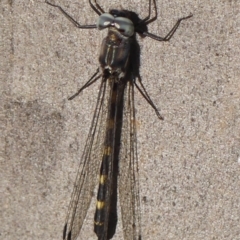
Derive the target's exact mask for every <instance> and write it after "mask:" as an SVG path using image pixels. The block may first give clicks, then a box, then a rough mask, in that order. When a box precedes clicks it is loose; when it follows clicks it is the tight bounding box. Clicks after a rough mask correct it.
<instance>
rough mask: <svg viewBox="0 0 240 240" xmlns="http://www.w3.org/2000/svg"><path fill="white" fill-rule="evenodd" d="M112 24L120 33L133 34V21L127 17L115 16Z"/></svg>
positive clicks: (129, 35) (128, 35) (127, 35)
mask: <svg viewBox="0 0 240 240" xmlns="http://www.w3.org/2000/svg"><path fill="white" fill-rule="evenodd" d="M114 26H115V28H116V29H117V30H118V31H119V32H120V33H121V34H122V35H124V36H126V37H131V36H132V35H133V34H134V25H133V22H132V21H131V20H130V19H128V18H124V17H117V18H115V22H114Z"/></svg>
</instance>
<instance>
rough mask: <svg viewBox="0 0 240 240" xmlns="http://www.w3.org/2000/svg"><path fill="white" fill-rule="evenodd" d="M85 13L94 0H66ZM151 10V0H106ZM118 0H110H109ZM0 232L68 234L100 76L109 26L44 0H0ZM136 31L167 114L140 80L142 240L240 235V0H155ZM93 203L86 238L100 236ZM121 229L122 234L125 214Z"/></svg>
mask: <svg viewBox="0 0 240 240" xmlns="http://www.w3.org/2000/svg"><path fill="white" fill-rule="evenodd" d="M59 2H61V4H62V6H63V7H64V8H65V9H66V10H67V11H68V12H69V13H71V14H72V15H73V16H74V17H75V18H76V19H77V20H78V21H79V22H81V23H94V22H95V21H96V14H95V13H94V12H93V11H91V9H90V7H89V5H88V3H87V1H86V0H84V1H83V0H81V1H76V0H71V1H70V0H68V1H58V3H59ZM100 2H104V4H101V5H103V7H104V8H105V9H108V6H110V7H123V8H126V9H129V10H133V11H136V12H137V13H140V15H141V16H142V17H144V16H146V14H147V11H146V9H147V1H127V0H125V1H121V5H120V4H118V3H117V1H100ZM110 2H112V3H110ZM0 8H1V15H0V16H1V20H0V32H1V33H0V38H1V41H0V48H1V50H0V51H1V55H0V78H1V108H0V109H1V110H0V111H1V160H0V161H1V163H0V164H1V166H0V174H1V181H0V193H1V198H0V206H1V207H0V208H1V212H0V220H1V229H0V232H1V233H0V239H4V240H13V239H14V240H15V239H21V240H24V239H29V240H32V239H34V240H38V239H39V240H40V239H41V240H42V239H44V240H48V239H58V240H59V239H61V238H62V228H63V223H64V218H65V215H66V211H67V206H68V204H69V201H70V194H71V191H72V188H73V184H74V178H75V176H76V171H77V167H78V165H79V162H80V156H81V152H82V150H83V147H84V141H85V140H86V137H87V133H88V129H89V126H90V122H91V118H92V113H93V109H94V103H95V99H96V96H97V91H98V86H99V85H98V84H97V83H96V84H95V85H94V86H92V87H90V88H89V89H87V90H86V91H84V92H83V93H82V94H81V96H79V97H78V98H76V99H74V100H73V101H71V102H69V101H67V97H69V96H70V95H71V94H73V93H74V92H75V91H76V89H78V88H79V87H80V86H81V85H82V84H83V83H85V82H86V81H87V79H89V77H90V76H91V75H92V74H93V73H94V71H95V69H96V68H97V66H98V60H97V57H98V51H99V46H100V43H101V39H102V38H103V37H104V35H105V32H100V33H99V32H98V31H97V30H80V29H77V28H75V27H74V26H73V25H72V24H71V23H70V22H69V21H68V20H67V19H66V18H65V17H64V16H63V15H62V14H61V13H59V11H57V9H54V8H51V7H50V6H48V5H47V4H45V3H44V1H43V0H39V1H35V0H31V1H28V0H25V1H20V0H19V1H11V0H8V1H7V0H2V1H1V7H0ZM158 12H159V14H158V20H157V21H156V22H154V23H152V24H151V26H150V27H149V31H150V32H152V33H156V34H159V35H161V36H164V34H165V33H167V32H168V31H169V30H170V28H171V27H172V26H173V25H174V23H175V22H176V20H177V19H178V18H179V17H182V16H187V15H188V14H189V13H193V14H194V17H193V18H191V19H188V20H187V21H185V22H183V23H182V25H181V26H180V27H179V29H178V30H177V32H176V34H175V35H174V37H173V38H172V39H171V41H170V42H168V43H161V42H157V41H154V40H152V39H148V38H144V39H139V44H140V46H141V69H140V70H141V76H142V79H143V83H144V84H145V86H146V88H147V90H148V93H149V95H150V96H151V97H152V99H153V101H154V103H155V104H156V105H157V106H158V107H159V108H160V109H161V113H162V115H163V116H164V121H159V120H158V119H157V117H156V115H155V113H154V111H153V110H152V109H151V107H150V106H149V105H148V104H147V103H146V101H145V100H144V99H143V98H142V97H141V95H140V94H139V93H138V92H137V91H136V104H135V105H136V109H137V122H138V125H137V126H138V153H139V173H140V186H141V200H142V204H141V209H142V239H143V240H148V239H149V240H159V239H163V240H169V239H173V240H176V239H184V240H187V239H189V240H193V239H194V240H195V239H196V240H203V239H206V240H208V239H209V240H210V239H212V240H213V239H214V240H217V239H219V240H222V239H230V240H233V239H234V240H237V239H240V227H239V226H240V219H239V218H240V160H239V159H240V104H239V98H240V70H239V69H240V66H239V65H240V64H239V63H240V57H239V56H240V44H239V39H240V32H239V29H240V2H239V1H237V0H232V1H230V0H228V1H227V0H218V1H207V0H202V1H199V0H196V1H190V0H178V1H172V0H170V1H160V0H159V1H158ZM94 204H95V203H94V202H93V208H92V209H90V211H89V215H88V216H87V219H86V224H85V226H84V228H83V232H82V235H81V237H80V238H79V239H96V237H95V236H94V234H93V232H92V225H93V223H92V221H93V211H94ZM114 239H123V237H122V230H121V224H119V225H118V229H117V234H116V235H115V237H114Z"/></svg>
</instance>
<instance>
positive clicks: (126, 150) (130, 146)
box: [118, 82, 141, 240]
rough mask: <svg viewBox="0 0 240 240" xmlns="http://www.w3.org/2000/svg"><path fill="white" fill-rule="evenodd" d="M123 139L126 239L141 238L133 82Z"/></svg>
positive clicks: (121, 177)
mask: <svg viewBox="0 0 240 240" xmlns="http://www.w3.org/2000/svg"><path fill="white" fill-rule="evenodd" d="M124 98H125V99H124V111H123V123H122V139H121V150H120V162H119V182H118V184H119V198H120V205H121V215H122V225H123V233H124V240H138V239H140V238H141V217H140V200H139V182H138V179H139V177H138V161H137V160H138V159H137V138H136V121H135V109H134V88H133V83H132V82H128V84H127V88H126V89H125V96H124Z"/></svg>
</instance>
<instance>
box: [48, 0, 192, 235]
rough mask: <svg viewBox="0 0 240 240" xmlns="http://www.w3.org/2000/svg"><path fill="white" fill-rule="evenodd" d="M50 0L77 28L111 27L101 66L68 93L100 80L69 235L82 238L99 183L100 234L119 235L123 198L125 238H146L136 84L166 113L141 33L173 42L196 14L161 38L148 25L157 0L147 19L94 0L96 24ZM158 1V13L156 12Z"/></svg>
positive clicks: (70, 214) (67, 224) (66, 230)
mask: <svg viewBox="0 0 240 240" xmlns="http://www.w3.org/2000/svg"><path fill="white" fill-rule="evenodd" d="M45 2H46V3H47V4H48V5H50V6H52V7H55V8H58V10H60V12H61V13H62V14H63V15H64V16H65V17H66V18H67V19H68V20H69V21H70V22H72V23H73V24H74V25H75V26H76V27H77V28H80V29H94V28H95V29H98V30H104V29H107V30H108V33H107V36H106V37H105V38H104V39H103V41H102V45H101V48H100V55H99V64H100V66H99V67H98V68H97V70H96V72H95V73H94V74H93V76H92V77H91V78H90V79H89V80H88V81H87V82H86V83H85V84H84V85H83V86H82V87H81V88H80V89H79V90H78V91H77V92H76V93H75V94H74V95H73V96H71V97H69V98H68V99H69V100H72V99H74V98H75V97H76V96H78V95H79V94H80V93H81V92H82V91H83V90H84V89H86V88H88V87H89V86H90V85H92V84H94V83H95V82H97V81H98V80H99V79H100V87H99V92H98V96H97V99H96V107H95V110H94V114H93V119H92V122H91V126H90V130H89V134H88V137H87V140H86V144H85V147H84V150H83V153H82V157H81V164H80V167H79V169H78V173H77V177H76V180H75V184H74V189H73V192H72V196H71V201H70V204H69V208H68V211H67V217H66V220H65V224H64V229H63V240H75V239H77V237H78V235H79V233H80V231H81V228H82V226H83V223H84V220H85V218H86V214H87V212H88V209H89V206H90V203H91V200H92V197H93V192H94V189H95V187H96V186H97V184H98V192H97V203H96V211H95V215H94V232H95V234H96V236H97V239H98V240H108V239H111V238H112V237H113V236H114V234H115V231H116V226H117V221H118V212H117V205H118V198H119V203H120V206H121V217H122V226H123V236H124V239H125V240H140V239H142V234H141V214H140V194H139V182H138V155H137V135H136V124H135V122H136V114H135V106H134V89H135V88H136V89H137V90H138V91H139V92H140V94H141V95H142V96H143V98H144V99H145V100H146V101H147V102H148V104H149V105H150V106H151V107H152V108H153V110H154V111H155V113H156V115H157V117H158V118H159V119H160V120H163V117H162V115H161V114H160V112H159V110H158V109H157V107H156V106H155V104H154V103H153V101H152V100H151V98H150V96H149V95H148V93H147V91H146V89H145V87H144V85H143V83H142V80H141V77H140V74H139V66H140V61H139V53H140V51H139V45H138V43H137V41H136V33H137V34H139V35H140V36H142V37H150V38H152V39H154V40H156V41H169V40H170V39H171V37H172V36H173V35H174V33H175V31H176V30H177V28H178V27H179V25H180V23H181V21H183V20H185V19H188V18H190V17H192V14H190V15H189V16H187V17H183V18H180V19H178V21H177V22H176V24H175V25H174V26H173V28H172V29H171V30H170V32H169V33H168V34H167V35H166V36H165V37H160V36H157V35H155V34H152V33H150V32H148V29H147V25H148V24H150V23H152V22H153V21H155V20H156V19H157V4H156V0H149V1H148V15H147V16H146V17H145V18H144V19H140V18H139V17H138V15H137V14H136V13H135V12H132V11H128V10H117V9H112V10H110V11H109V12H105V11H104V10H103V8H102V7H101V6H100V5H99V4H98V2H97V1H96V0H95V1H91V0H89V1H88V2H89V4H90V7H91V9H92V10H93V11H94V12H95V13H96V14H97V15H98V20H97V23H95V24H90V25H81V24H79V23H78V22H77V21H76V20H75V19H74V18H73V17H72V16H71V15H70V14H68V13H67V12H66V11H65V10H64V9H63V8H62V7H61V6H59V5H56V4H53V3H51V2H49V1H48V0H45ZM152 6H153V8H154V16H151V13H152V10H151V8H152Z"/></svg>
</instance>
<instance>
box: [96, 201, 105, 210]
mask: <svg viewBox="0 0 240 240" xmlns="http://www.w3.org/2000/svg"><path fill="white" fill-rule="evenodd" d="M104 205H105V202H101V201H97V209H103V208H104Z"/></svg>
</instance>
